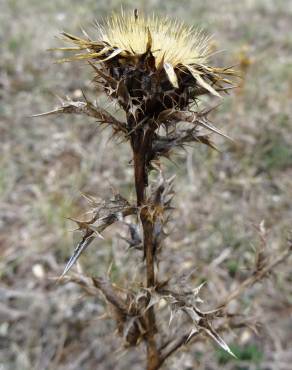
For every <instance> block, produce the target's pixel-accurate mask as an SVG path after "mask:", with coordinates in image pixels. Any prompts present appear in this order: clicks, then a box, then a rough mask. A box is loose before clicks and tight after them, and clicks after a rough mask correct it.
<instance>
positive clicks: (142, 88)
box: [59, 11, 234, 122]
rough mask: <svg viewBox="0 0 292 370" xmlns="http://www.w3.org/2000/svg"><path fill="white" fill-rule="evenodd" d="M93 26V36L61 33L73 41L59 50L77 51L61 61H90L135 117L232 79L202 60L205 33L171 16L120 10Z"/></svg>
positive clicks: (182, 103) (183, 103)
mask: <svg viewBox="0 0 292 370" xmlns="http://www.w3.org/2000/svg"><path fill="white" fill-rule="evenodd" d="M97 30H98V32H97V34H98V37H97V40H91V39H90V38H89V37H88V35H87V34H86V38H85V39H82V38H79V37H76V36H72V35H70V34H68V33H63V34H62V38H63V39H64V40H65V41H67V42H68V41H69V42H70V43H73V44H74V45H75V46H74V47H73V48H72V47H69V48H59V50H65V51H80V52H78V53H76V54H75V55H73V56H71V57H69V58H66V59H63V60H61V61H73V60H88V61H90V63H91V65H92V66H93V68H94V69H95V72H96V78H95V81H96V82H98V83H99V84H101V85H102V87H103V88H104V90H105V92H106V93H107V94H108V95H109V96H111V97H112V98H115V99H117V100H118V103H119V104H120V106H121V107H122V108H123V109H124V110H125V111H126V113H127V114H128V118H129V115H131V114H132V115H133V118H134V120H135V122H140V121H141V119H143V117H148V118H154V119H156V118H157V117H158V115H159V114H160V113H161V112H162V111H163V110H166V109H178V110H184V109H186V108H187V107H188V106H189V105H190V104H191V103H192V102H194V100H196V98H197V96H199V95H202V94H213V95H216V96H220V95H219V91H225V89H226V84H231V81H229V80H228V79H227V78H226V75H233V74H234V71H233V70H231V69H229V68H213V67H210V66H208V65H207V61H208V55H209V54H210V43H209V39H208V38H207V37H206V36H203V34H202V33H201V32H199V31H196V30H195V29H194V28H193V27H189V26H186V25H184V24H181V23H179V22H178V21H176V20H171V19H169V18H167V17H159V16H154V15H153V16H143V15H142V16H140V15H139V16H138V13H137V12H136V11H135V12H134V14H133V13H124V12H123V11H122V12H121V14H113V15H112V16H110V17H109V18H108V19H107V20H105V21H104V23H103V24H97ZM137 108H138V109H137Z"/></svg>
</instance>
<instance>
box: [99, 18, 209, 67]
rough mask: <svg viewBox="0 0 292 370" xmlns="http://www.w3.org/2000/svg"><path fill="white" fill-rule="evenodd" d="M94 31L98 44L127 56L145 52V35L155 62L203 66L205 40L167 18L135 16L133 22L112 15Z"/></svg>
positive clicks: (193, 30) (206, 46) (188, 27)
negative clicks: (149, 40) (106, 45)
mask: <svg viewBox="0 0 292 370" xmlns="http://www.w3.org/2000/svg"><path fill="white" fill-rule="evenodd" d="M97 27H98V30H99V33H100V40H102V41H105V42H107V43H108V44H109V45H110V46H111V47H116V48H119V49H122V50H123V51H128V52H130V53H131V54H142V53H144V52H145V51H146V45H147V42H148V31H149V32H150V35H151V38H152V47H151V51H152V52H153V55H154V57H155V59H156V62H157V63H159V62H160V61H161V60H162V59H163V58H164V62H166V63H170V64H172V66H174V67H175V66H177V65H179V64H183V65H188V64H193V63H198V64H203V63H204V62H205V61H206V59H207V56H208V54H209V53H210V47H209V37H206V36H205V35H203V33H202V32H201V31H199V30H197V29H195V28H194V27H190V26H187V25H185V24H182V23H179V22H178V21H177V20H173V19H170V18H168V17H161V16H155V15H152V16H145V15H143V14H141V15H140V14H139V17H138V18H136V19H135V18H134V15H133V13H124V12H122V13H121V14H113V15H112V16H111V17H109V18H107V19H106V20H105V22H104V24H103V25H100V24H98V25H97Z"/></svg>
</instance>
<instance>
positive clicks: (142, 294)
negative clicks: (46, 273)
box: [42, 10, 289, 370]
mask: <svg viewBox="0 0 292 370" xmlns="http://www.w3.org/2000/svg"><path fill="white" fill-rule="evenodd" d="M96 26H97V33H98V37H97V39H96V40H92V39H90V37H89V36H88V35H87V34H86V33H85V32H84V35H85V38H80V37H76V36H73V35H71V34H68V33H62V34H61V38H62V40H63V41H64V42H66V43H68V44H70V46H68V47H63V48H57V49H56V50H62V51H65V52H69V53H73V54H71V55H70V56H69V57H67V58H66V59H62V60H60V62H67V61H81V60H85V61H88V63H89V64H90V66H91V67H92V68H93V72H94V81H95V83H96V84H97V85H98V86H99V87H101V88H102V89H103V90H104V92H105V94H106V95H108V96H109V97H110V98H111V99H113V100H115V101H116V102H117V103H118V105H119V107H120V108H121V109H122V110H123V111H124V112H125V120H124V121H119V120H117V119H116V118H115V117H114V116H112V115H111V114H110V113H109V112H107V111H106V110H104V109H102V108H101V107H100V106H98V105H97V104H96V103H93V102H90V101H88V100H87V98H86V97H85V100H84V101H82V102H80V101H73V100H70V99H68V100H67V101H64V102H63V104H62V106H61V107H58V108H57V109H55V110H53V111H51V112H47V113H44V114H42V115H50V114H58V113H70V114H84V115H87V116H90V117H94V118H96V119H97V121H98V122H99V124H101V125H107V126H109V127H110V128H111V129H112V131H113V133H114V135H116V136H119V137H122V139H123V140H124V141H125V142H128V143H129V144H130V146H131V148H132V153H133V168H134V180H135V190H136V202H135V203H134V204H131V203H130V202H129V201H128V200H126V199H125V198H124V197H122V196H121V195H120V194H115V195H114V197H113V198H112V199H110V200H106V201H104V202H102V203H98V202H96V200H95V199H93V198H89V201H90V203H91V206H92V212H93V217H92V219H91V220H89V221H78V220H74V221H75V222H76V223H77V225H78V227H79V229H80V230H81V232H82V233H83V237H82V239H81V240H80V242H79V244H78V245H77V247H76V248H75V250H74V252H73V254H72V257H71V258H70V260H69V261H68V263H67V265H66V267H65V270H64V272H63V274H62V279H63V280H65V281H68V280H69V281H75V282H76V283H78V284H80V285H82V286H83V287H84V288H85V289H86V291H87V292H88V293H89V294H93V295H95V294H96V293H97V292H99V291H101V292H102V293H103V295H104V297H105V300H106V302H107V303H108V305H109V307H110V312H111V314H112V317H113V319H115V320H116V323H117V328H118V332H119V333H120V335H121V336H122V337H123V338H124V341H125V344H126V345H127V346H137V345H139V344H140V343H146V346H147V370H155V369H159V368H160V367H161V366H162V364H163V363H164V361H165V360H166V359H167V358H168V357H169V356H170V355H171V354H173V353H174V352H175V351H176V350H177V349H179V348H180V347H181V346H182V345H184V344H186V343H187V342H189V341H190V340H191V339H193V338H195V337H198V336H199V335H200V334H201V333H205V334H206V335H207V336H209V337H210V338H211V339H212V340H214V341H215V342H216V343H217V344H218V345H219V346H221V347H222V348H223V349H224V350H226V351H227V352H228V353H230V354H231V355H232V352H231V350H230V349H229V347H228V345H227V344H226V343H225V342H224V340H223V339H222V338H221V336H220V335H219V332H220V331H222V330H224V329H225V328H226V327H239V326H241V325H242V323H240V322H236V321H233V316H232V315H229V314H228V311H227V304H228V303H229V302H230V301H231V300H233V299H235V298H237V297H238V296H239V295H240V294H241V293H242V291H243V290H244V289H245V288H246V287H248V286H250V285H252V284H253V283H255V282H256V281H258V280H260V279H261V278H263V277H264V276H266V275H267V274H268V272H269V271H270V270H271V269H272V268H273V267H274V266H275V265H277V264H278V263H280V262H281V261H282V260H283V259H284V258H286V256H287V255H288V253H289V250H286V251H284V252H283V254H282V255H280V256H278V257H277V258H274V259H271V260H272V262H270V259H268V258H265V259H261V263H257V265H256V266H255V271H254V273H253V274H252V275H251V276H250V277H248V278H247V279H246V281H243V282H242V283H241V285H239V286H238V287H237V288H236V289H235V290H234V291H231V292H230V294H229V295H228V296H227V297H225V298H224V299H223V300H222V302H221V303H220V304H219V305H218V306H217V307H215V308H214V309H213V310H211V311H208V312H203V311H201V310H200V309H199V308H198V302H200V298H199V292H200V289H201V287H202V286H199V287H196V288H193V287H191V286H190V284H189V283H188V282H187V281H186V280H185V279H181V280H180V282H179V283H177V282H176V283H173V282H172V281H171V280H165V281H163V282H161V281H158V278H157V269H156V261H157V257H158V255H159V253H160V251H161V248H162V247H163V248H167V246H166V245H165V244H166V243H165V242H164V243H163V240H164V239H165V237H166V236H167V234H166V232H165V226H166V224H167V222H168V219H169V214H170V212H171V210H172V205H171V202H172V198H173V195H174V192H173V179H166V178H165V177H164V176H163V172H162V168H161V163H160V158H161V157H167V158H170V157H171V155H172V153H173V151H174V150H175V149H177V148H182V147H184V146H185V145H188V144H189V143H192V142H194V143H195V142H197V143H202V144H205V145H208V146H209V147H211V148H214V145H213V143H212V141H211V139H210V133H213V132H214V133H217V134H219V135H222V136H224V137H228V136H227V135H225V134H223V133H222V132H220V131H219V130H218V129H217V128H216V127H214V125H213V124H212V123H211V122H210V121H209V119H208V113H209V112H210V109H203V110H200V109H199V104H198V98H199V97H200V96H201V95H213V96H215V97H220V96H221V95H220V94H223V93H226V92H227V91H228V90H229V89H230V88H232V86H233V83H232V81H231V80H230V79H229V78H232V77H234V76H235V75H236V74H235V71H234V70H233V69H231V68H229V67H228V68H219V67H212V66H210V65H209V62H208V60H209V57H210V55H211V50H210V42H209V39H208V38H207V37H205V36H204V35H203V34H202V33H201V32H198V31H196V30H195V29H193V28H192V27H188V26H185V25H183V24H180V23H178V22H177V21H173V20H170V19H169V18H162V17H156V16H152V17H147V16H143V15H142V16H140V15H139V14H138V12H137V11H136V10H135V12H134V14H132V13H124V12H121V14H117V15H116V14H114V15H112V16H111V17H110V18H108V19H107V20H106V21H105V23H104V24H102V25H100V24H96ZM183 122H184V123H185V124H184V125H182V124H181V123H183ZM151 171H153V172H155V173H156V174H157V182H156V184H154V185H153V186H149V181H148V177H149V173H150V172H151ZM129 217H130V218H131V221H128V218H129ZM133 220H135V222H134V221H133ZM118 221H122V222H124V223H125V224H126V225H127V226H128V228H129V233H130V238H127V239H126V241H127V243H128V244H129V247H130V248H135V249H137V250H141V257H142V258H143V261H144V263H145V272H146V277H145V284H144V286H143V287H141V288H140V289H136V288H135V287H129V288H128V289H125V288H124V289H120V288H118V287H117V286H116V285H114V284H113V283H111V281H110V280H109V279H106V278H100V277H99V278H97V277H94V278H89V277H85V276H82V275H80V274H79V275H78V274H72V275H70V276H68V275H67V273H68V271H69V270H70V268H71V267H72V266H73V264H74V263H75V262H76V261H77V260H78V258H79V256H80V255H81V253H82V252H83V251H84V250H85V249H86V248H87V247H88V246H89V245H90V243H92V241H93V240H94V239H95V238H97V237H101V233H102V232H103V230H105V229H106V228H107V227H108V226H109V225H111V224H113V223H115V222H118ZM140 230H141V231H140ZM262 249H263V245H262V246H261V255H263V250H262ZM65 275H66V276H65ZM161 300H163V301H164V302H166V305H167V306H168V307H169V309H170V312H171V316H170V322H171V321H172V319H173V317H175V316H176V315H177V314H178V313H182V314H183V315H185V317H186V320H187V325H188V330H187V332H183V333H177V334H176V335H175V336H174V337H173V338H169V337H167V339H165V336H164V335H163V334H162V333H161V332H160V331H159V329H158V324H157V315H156V312H155V309H156V307H157V304H158V303H159V302H160V301H161ZM219 317H220V318H221V319H222V318H224V320H223V321H222V323H221V325H219V326H217V328H216V330H215V329H214V325H213V323H214V321H215V319H217V318H219Z"/></svg>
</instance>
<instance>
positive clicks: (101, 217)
mask: <svg viewBox="0 0 292 370" xmlns="http://www.w3.org/2000/svg"><path fill="white" fill-rule="evenodd" d="M88 199H89V201H90V203H91V205H92V206H93V207H94V208H93V210H92V213H93V217H92V218H91V219H90V220H89V221H79V220H74V221H75V222H76V223H77V225H78V227H79V230H80V231H81V232H83V234H84V235H83V237H82V239H81V241H80V242H79V243H78V245H77V247H76V248H75V249H74V252H73V254H72V256H71V257H70V259H69V261H68V263H67V264H66V266H65V269H64V271H63V273H62V275H61V277H63V276H64V275H65V274H67V272H68V271H69V270H70V269H71V267H72V266H73V265H74V263H75V262H76V261H77V260H78V258H79V257H80V255H81V254H82V252H84V250H85V249H86V248H87V247H88V246H89V245H90V243H91V242H92V241H93V240H94V239H95V238H96V236H98V237H100V233H101V232H102V231H103V230H105V229H106V228H107V227H108V226H110V225H111V224H113V223H114V222H116V221H120V220H121V219H123V218H124V217H126V216H129V215H133V214H135V213H136V211H137V208H136V207H133V206H131V205H130V204H129V203H128V201H127V200H126V199H124V198H123V197H122V196H121V195H120V194H115V196H114V197H113V198H112V199H109V200H107V201H103V202H102V203H97V202H96V201H95V200H94V199H93V198H92V197H89V198H88Z"/></svg>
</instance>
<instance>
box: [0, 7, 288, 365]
mask: <svg viewBox="0 0 292 370" xmlns="http://www.w3.org/2000/svg"><path fill="white" fill-rule="evenodd" d="M0 4H1V12H0V25H1V26H0V27H1V28H0V41H1V44H0V48H1V59H0V89H1V90H0V139H1V147H0V209H1V212H0V232H1V234H0V276H1V283H0V369H1V370H10V369H17V370H18V369H19V370H31V369H35V370H43V369H46V370H47V369H48V370H53V369H54V370H55V369H58V370H69V369H70V370H92V369H128V368H131V369H141V365H140V364H141V356H143V355H144V354H143V352H139V351H138V350H133V351H129V352H126V353H124V352H123V349H120V347H119V340H118V338H116V337H115V335H113V334H111V333H112V332H113V330H112V329H111V327H112V323H111V322H110V321H107V320H99V319H98V318H99V316H100V315H101V314H102V313H103V312H104V306H103V301H102V300H101V299H100V298H98V297H97V298H88V297H85V295H84V293H83V292H82V291H81V290H80V289H79V288H78V287H77V286H75V285H73V284H72V285H71V284H68V285H54V281H53V280H52V279H51V278H53V277H55V276H58V275H59V274H60V273H61V272H62V269H63V267H64V265H65V262H66V260H67V258H68V257H69V255H70V253H71V251H72V248H73V245H74V243H75V242H76V240H77V237H78V236H76V235H75V233H72V232H70V231H69V230H70V229H71V228H73V224H71V222H70V221H69V220H67V219H66V217H70V216H80V215H82V213H83V212H84V210H85V209H86V207H87V205H86V201H85V199H84V198H82V196H81V195H80V192H83V193H88V194H91V195H94V196H96V197H99V196H100V197H104V196H105V195H110V193H111V190H110V188H111V187H113V188H117V189H119V190H120V191H121V192H122V194H124V195H126V196H128V197H130V198H131V197H134V191H133V187H132V168H131V165H130V164H129V161H130V158H131V153H130V152H129V151H127V149H126V148H125V147H124V146H123V145H121V144H118V143H116V142H115V141H111V140H109V138H110V132H108V131H98V130H97V127H96V124H95V122H94V121H86V120H84V119H83V118H82V119H80V117H74V116H70V117H65V116H62V117H59V118H58V117H52V118H50V117H47V118H43V119H31V118H29V116H30V115H31V114H33V113H38V112H43V111H46V110H49V109H51V108H52V107H53V106H55V105H57V98H56V97H55V96H54V95H53V93H56V94H60V95H62V94H68V95H70V96H73V97H75V98H79V97H80V95H81V91H80V88H84V90H85V91H86V92H87V94H89V96H94V90H93V86H92V84H91V82H90V78H91V76H90V70H89V68H88V67H86V64H85V63H84V65H80V64H78V63H77V64H74V63H71V64H64V65H55V64H53V61H54V58H55V56H54V55H52V54H50V53H48V52H47V51H46V49H47V48H49V47H55V46H58V45H59V42H58V41H57V40H55V39H54V35H56V34H57V33H58V31H61V30H63V29H65V30H66V31H69V32H72V33H78V27H79V26H84V27H85V28H86V29H88V30H89V31H91V34H94V29H93V28H92V29H90V24H91V23H92V21H93V20H94V19H95V18H97V19H100V18H101V17H102V16H104V15H106V14H107V13H108V11H109V10H110V9H115V8H116V9H119V8H120V5H121V3H120V2H118V1H114V0H112V1H107V2H99V1H93V0H86V1H83V2H80V1H68V0H58V1H57V0H52V1H43V2H39V1H36V0H22V1H20V0H18V1H17V0H6V1H3V0H2V1H1V2H0ZM124 6H125V7H131V6H137V4H136V3H135V2H134V1H127V2H124ZM139 7H140V8H141V9H142V10H143V9H145V10H146V11H152V10H155V11H157V12H159V13H163V14H165V13H167V14H170V15H175V16H176V17H178V18H179V19H182V20H185V21H186V22H187V23H192V24H197V25H199V26H201V27H203V28H205V29H207V30H208V31H209V32H211V33H213V34H214V40H215V41H214V48H216V49H218V50H222V49H223V48H224V49H226V50H227V52H226V53H220V54H217V55H216V57H215V58H216V59H217V61H218V62H219V63H220V61H223V60H224V61H225V63H226V61H227V64H228V63H230V64H238V65H239V68H240V69H241V70H242V73H243V74H244V75H245V79H244V81H243V83H242V86H241V88H240V89H238V90H237V91H236V92H233V93H232V94H231V96H230V97H228V98H226V99H225V101H224V102H223V104H222V105H221V106H220V107H219V108H218V110H217V111H216V112H214V113H213V115H214V118H216V122H218V123H219V124H218V126H219V127H220V128H221V129H223V131H225V132H228V134H229V135H230V136H232V137H233V138H235V140H236V142H237V143H236V145H233V144H231V143H228V142H226V141H223V140H221V139H220V138H216V143H217V146H219V147H220V149H221V151H222V152H221V153H217V152H214V151H210V150H209V149H206V148H204V147H200V146H194V147H193V148H190V149H189V150H188V151H187V152H181V153H180V155H178V156H177V157H176V164H174V163H170V162H166V161H165V162H164V164H165V167H166V169H167V173H168V174H172V173H174V172H176V173H177V179H176V189H177V197H176V206H177V209H176V211H175V213H174V221H173V223H172V226H173V234H172V237H171V238H170V239H168V243H167V248H166V249H165V250H164V252H163V253H164V255H163V258H164V262H163V265H162V268H161V272H162V274H163V275H164V276H165V277H167V276H171V275H172V274H174V273H182V272H183V271H190V270H192V269H194V268H195V271H194V279H195V280H196V281H198V280H201V281H202V280H207V282H208V284H207V286H206V288H205V300H206V305H208V300H209V299H210V300H211V299H212V300H215V301H216V300H219V299H220V296H222V294H224V293H225V292H226V290H227V289H229V288H230V287H232V286H233V285H234V284H235V283H234V281H235V279H237V280H240V279H242V278H243V277H244V276H245V275H246V273H247V271H248V269H249V268H250V266H251V265H252V261H253V259H254V248H255V246H256V245H257V243H258V242H259V241H258V235H257V232H256V230H255V228H254V227H253V226H252V224H253V223H255V224H259V223H260V222H261V220H263V219H264V220H265V225H266V229H267V230H268V236H267V246H268V248H269V251H276V250H279V249H281V248H283V247H284V246H285V245H286V239H287V236H288V233H289V231H290V230H291V219H292V207H291V198H292V177H291V176H292V146H291V142H292V134H291V128H292V125H291V111H292V105H291V98H292V62H291V51H292V23H291V19H292V3H291V1H289V0H280V1H272V0H245V1H241V2H236V1H232V0H221V1H218V2H216V3H215V2H214V1H211V0H205V1H203V2H202V1H180V2H178V1H174V0H169V1H167V2H162V1H155V0H151V1H147V2H146V1H141V2H140V4H139ZM215 42H216V43H215ZM98 100H99V101H100V103H101V104H105V105H107V104H108V101H106V100H105V99H104V98H103V96H98ZM210 104H215V101H214V102H210ZM112 109H113V108H112ZM214 120H215V119H214ZM125 232H126V230H125V229H123V227H120V228H118V229H117V228H115V227H112V228H111V229H109V230H108V231H107V233H106V234H105V235H104V236H105V240H104V241H101V242H98V243H96V244H95V245H94V246H92V247H91V248H90V249H89V250H88V251H86V253H85V254H84V256H83V257H82V258H81V264H80V269H82V270H83V271H84V272H90V273H92V274H96V275H102V274H104V273H106V271H107V269H108V267H109V265H110V263H111V262H112V263H113V268H112V277H113V279H115V280H118V281H122V282H123V281H126V280H127V278H129V277H131V276H132V275H133V272H134V269H135V265H136V264H137V263H139V256H138V255H137V256H132V255H131V254H129V253H128V252H126V246H125V244H124V242H123V241H122V240H120V239H119V238H118V233H121V234H122V233H125ZM289 270H290V271H289ZM289 272H290V275H289ZM210 297H211V298H210ZM291 302H292V295H291V261H290V266H289V263H288V261H287V263H286V264H285V265H282V266H281V267H280V268H278V270H277V273H276V274H274V275H273V276H272V277H271V278H270V279H269V280H265V282H264V284H263V285H256V286H254V287H253V289H251V290H250V291H249V292H248V293H247V294H245V295H244V297H243V298H242V299H241V301H240V302H238V303H236V304H234V307H233V306H231V310H234V311H236V310H237V308H238V307H239V306H240V310H241V312H243V313H245V314H248V315H250V316H251V317H257V318H259V319H260V320H261V321H262V323H263V325H262V327H261V328H260V330H259V336H257V335H255V334H254V333H253V331H252V330H250V329H248V328H247V329H243V330H241V331H239V332H236V333H232V332H227V333H225V336H224V337H225V339H226V341H227V342H228V343H229V344H231V347H232V349H233V350H234V351H235V352H236V353H237V354H238V356H239V358H240V360H237V361H236V360H233V359H230V358H229V357H228V356H225V355H224V354H223V353H222V352H221V351H219V350H218V349H217V348H215V347H214V346H213V345H212V344H211V343H208V344H206V343H205V342H203V341H202V342H197V343H196V344H189V345H188V346H187V347H185V348H184V349H183V350H181V351H180V352H179V353H177V354H176V355H175V356H174V357H173V359H171V361H169V362H168V363H167V365H165V368H168V369H192V368H196V369H202V370H203V369H217V368H218V367H221V368H222V367H223V368H224V369H232V370H233V369H234V370H244V369H250V370H252V369H255V370H269V369H274V370H288V369H290V365H291V361H292V356H291V351H290V352H289V340H290V349H291V340H292V338H291V332H292V326H291ZM289 319H290V321H289Z"/></svg>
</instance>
